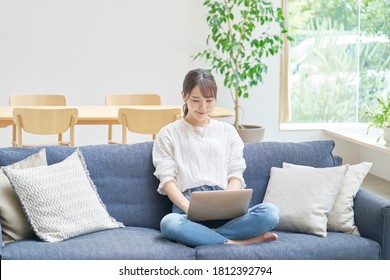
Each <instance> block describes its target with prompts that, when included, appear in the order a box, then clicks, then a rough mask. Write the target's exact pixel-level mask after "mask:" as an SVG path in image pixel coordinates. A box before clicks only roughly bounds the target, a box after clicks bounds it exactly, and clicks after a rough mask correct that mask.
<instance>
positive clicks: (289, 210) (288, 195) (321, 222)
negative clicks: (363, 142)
mask: <svg viewBox="0 0 390 280" xmlns="http://www.w3.org/2000/svg"><path fill="white" fill-rule="evenodd" d="M347 169H348V165H343V166H338V167H329V168H315V169H306V168H305V169H303V168H301V169H293V168H285V169H283V168H277V167H272V168H271V174H270V176H271V177H270V180H269V183H268V187H267V191H266V193H265V197H264V202H271V203H273V204H275V205H276V206H277V207H278V208H279V211H280V219H279V224H278V225H277V227H276V228H275V229H276V230H285V231H294V232H303V233H308V234H314V235H317V236H321V237H326V236H327V231H326V229H327V226H326V225H327V221H328V219H327V216H328V214H329V212H330V210H331V209H332V206H333V204H334V202H335V200H336V197H337V194H338V192H339V190H340V187H341V183H342V181H343V178H344V174H345V173H346V172H347Z"/></svg>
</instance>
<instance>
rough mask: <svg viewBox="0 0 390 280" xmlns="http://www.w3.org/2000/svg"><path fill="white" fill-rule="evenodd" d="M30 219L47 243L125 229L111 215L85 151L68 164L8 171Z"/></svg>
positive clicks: (77, 152) (74, 155)
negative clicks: (114, 229)
mask: <svg viewBox="0 0 390 280" xmlns="http://www.w3.org/2000/svg"><path fill="white" fill-rule="evenodd" d="M4 173H5V174H6V175H7V177H8V179H9V180H10V182H11V185H12V186H13V188H14V189H15V192H16V194H17V195H18V197H19V199H20V201H21V203H22V206H23V207H24V210H25V212H26V214H27V217H28V219H29V221H30V223H31V225H32V227H33V229H34V231H35V233H36V235H37V236H38V237H39V238H41V239H42V240H43V241H48V242H56V241H61V240H65V239H68V238H71V237H75V236H78V235H82V234H86V233H90V232H95V231H100V230H105V229H111V228H118V227H123V224H121V223H118V222H117V221H116V220H115V219H114V218H112V217H111V216H110V215H109V213H108V212H107V210H106V208H105V206H104V205H103V203H102V201H101V200H100V197H99V195H98V193H97V191H96V188H95V185H94V184H93V182H92V180H91V178H90V177H89V173H88V171H87V169H86V165H85V162H84V158H83V157H82V155H81V152H79V151H76V152H74V153H73V154H72V155H71V156H69V157H68V158H67V159H65V160H64V161H62V162H60V163H57V164H53V165H49V166H39V167H33V168H29V169H20V170H14V169H11V168H4Z"/></svg>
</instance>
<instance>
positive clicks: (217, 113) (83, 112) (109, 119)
mask: <svg viewBox="0 0 390 280" xmlns="http://www.w3.org/2000/svg"><path fill="white" fill-rule="evenodd" d="M18 107H24V108H63V106H34V107H31V106H18ZM68 107H72V108H77V109H78V121H77V123H76V124H77V125H101V124H104V125H107V124H119V121H118V109H119V108H144V109H145V108H146V109H147V108H156V107H158V108H181V106H164V105H148V106H144V105H142V106H68ZM14 108H15V107H11V106H0V128H4V127H7V126H10V125H12V124H13V121H12V113H13V109H14ZM233 116H234V113H233V112H232V111H230V110H228V109H225V108H222V107H215V110H214V112H213V114H212V117H213V118H228V117H233Z"/></svg>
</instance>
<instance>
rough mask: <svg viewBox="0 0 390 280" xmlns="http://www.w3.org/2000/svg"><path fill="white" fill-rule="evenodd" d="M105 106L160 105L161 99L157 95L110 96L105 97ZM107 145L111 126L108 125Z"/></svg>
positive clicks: (109, 141)
mask: <svg viewBox="0 0 390 280" xmlns="http://www.w3.org/2000/svg"><path fill="white" fill-rule="evenodd" d="M105 102H106V106H121V105H161V97H160V95H158V94H148V93H133V94H110V95H107V96H106V100H105ZM108 143H110V144H113V143H115V142H114V141H112V125H111V124H110V125H108Z"/></svg>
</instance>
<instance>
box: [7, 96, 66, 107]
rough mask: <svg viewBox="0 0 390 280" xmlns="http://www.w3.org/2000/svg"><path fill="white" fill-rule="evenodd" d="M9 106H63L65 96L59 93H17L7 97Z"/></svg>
mask: <svg viewBox="0 0 390 280" xmlns="http://www.w3.org/2000/svg"><path fill="white" fill-rule="evenodd" d="M9 105H10V106H65V105H66V97H65V96H64V95H60V94H17V95H11V96H10V97H9Z"/></svg>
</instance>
